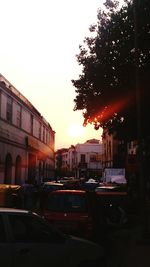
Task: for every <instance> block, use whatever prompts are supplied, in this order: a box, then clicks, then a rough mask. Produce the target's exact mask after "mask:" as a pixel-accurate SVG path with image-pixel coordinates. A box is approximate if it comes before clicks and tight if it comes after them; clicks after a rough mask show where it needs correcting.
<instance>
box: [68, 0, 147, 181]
mask: <svg viewBox="0 0 150 267" xmlns="http://www.w3.org/2000/svg"><path fill="white" fill-rule="evenodd" d="M97 19H98V21H97V23H96V24H95V25H91V26H90V28H89V30H90V32H91V34H92V35H91V36H90V37H85V39H84V42H83V45H80V46H79V48H80V53H79V54H78V55H77V62H78V64H79V65H81V66H82V73H81V74H80V75H79V78H78V79H76V80H72V84H73V86H74V87H75V92H76V98H75V99H74V102H75V106H74V110H83V118H84V125H86V124H88V123H91V124H93V125H94V127H95V129H99V127H102V128H103V129H105V128H107V129H108V130H109V131H110V132H113V131H115V132H117V135H118V138H120V139H122V140H124V141H126V142H127V141H130V140H134V139H138V141H139V144H140V145H139V151H140V153H139V162H142V168H144V170H142V171H143V174H144V178H143V180H145V181H146V180H147V181H148V180H150V177H149V162H150V146H149V142H150V133H149V131H148V124H149V122H150V117H149V114H150V1H149V0H125V1H124V4H123V5H122V6H121V7H120V6H119V4H118V1H115V0H113V1H112V0H107V1H106V2H105V9H103V10H102V9H99V10H98V14H97ZM139 122H140V123H139ZM145 184H146V182H145Z"/></svg>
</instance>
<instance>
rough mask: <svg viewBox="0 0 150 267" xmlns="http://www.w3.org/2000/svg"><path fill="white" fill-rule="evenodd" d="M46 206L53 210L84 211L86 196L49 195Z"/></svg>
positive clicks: (85, 208) (85, 209)
mask: <svg viewBox="0 0 150 267" xmlns="http://www.w3.org/2000/svg"><path fill="white" fill-rule="evenodd" d="M47 208H48V210H50V211H55V212H86V211H87V200H86V196H84V195H83V196H82V195H77V194H52V195H49V198H48V202H47Z"/></svg>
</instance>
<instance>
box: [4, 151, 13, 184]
mask: <svg viewBox="0 0 150 267" xmlns="http://www.w3.org/2000/svg"><path fill="white" fill-rule="evenodd" d="M11 179H12V157H11V155H10V154H9V153H8V154H7V156H6V159H5V175H4V183H5V184H11Z"/></svg>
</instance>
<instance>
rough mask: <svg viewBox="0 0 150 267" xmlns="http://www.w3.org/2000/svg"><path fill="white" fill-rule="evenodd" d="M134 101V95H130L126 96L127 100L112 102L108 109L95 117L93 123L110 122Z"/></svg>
mask: <svg viewBox="0 0 150 267" xmlns="http://www.w3.org/2000/svg"><path fill="white" fill-rule="evenodd" d="M132 101H133V95H131V94H130V95H128V96H126V97H125V98H123V99H120V100H119V101H116V102H112V103H110V104H108V105H107V107H106V108H104V110H103V111H100V112H99V113H97V115H96V116H94V118H93V119H92V121H93V122H96V121H105V120H108V119H109V118H111V117H112V116H113V115H114V114H115V113H116V114H118V113H119V112H121V111H122V110H124V109H125V108H126V109H127V108H128V107H129V106H130V104H131V103H132Z"/></svg>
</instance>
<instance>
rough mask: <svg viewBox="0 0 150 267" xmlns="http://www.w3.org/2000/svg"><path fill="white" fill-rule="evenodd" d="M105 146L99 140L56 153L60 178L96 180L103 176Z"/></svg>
mask: <svg viewBox="0 0 150 267" xmlns="http://www.w3.org/2000/svg"><path fill="white" fill-rule="evenodd" d="M102 153H103V146H102V143H100V141H99V140H97V139H91V140H87V141H86V142H85V143H83V144H76V145H75V146H73V145H72V146H71V147H69V148H65V149H60V150H58V151H56V166H57V167H56V170H57V173H58V166H59V176H72V177H75V178H81V177H84V178H87V179H88V178H95V177H100V176H101V175H102Z"/></svg>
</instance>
